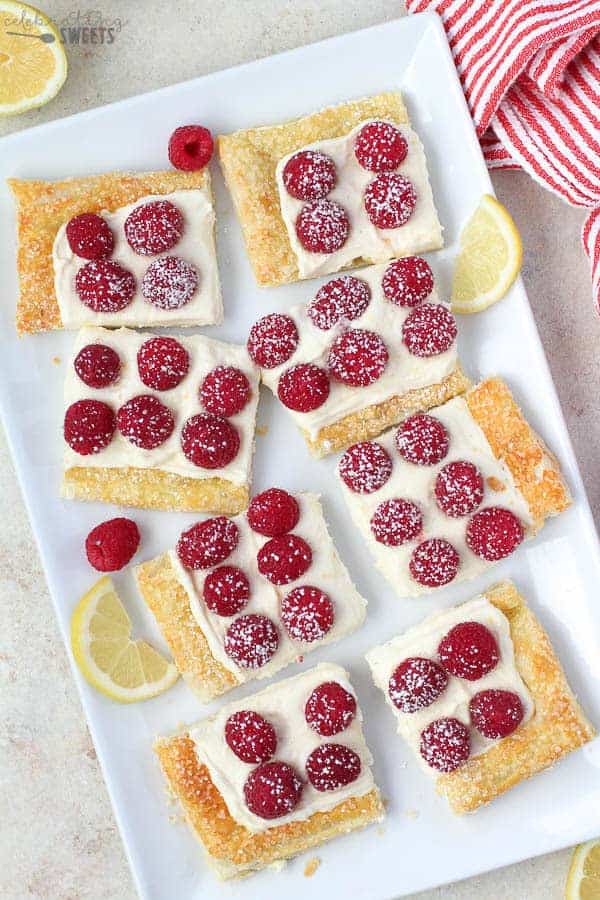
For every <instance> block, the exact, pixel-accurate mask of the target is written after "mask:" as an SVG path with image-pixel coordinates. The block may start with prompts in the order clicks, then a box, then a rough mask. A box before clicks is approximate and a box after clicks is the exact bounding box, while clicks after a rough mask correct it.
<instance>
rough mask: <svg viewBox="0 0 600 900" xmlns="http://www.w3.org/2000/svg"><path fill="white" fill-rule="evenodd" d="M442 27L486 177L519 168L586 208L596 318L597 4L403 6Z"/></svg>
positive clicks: (599, 237)
mask: <svg viewBox="0 0 600 900" xmlns="http://www.w3.org/2000/svg"><path fill="white" fill-rule="evenodd" d="M406 6H407V9H408V11H409V12H411V13H416V12H424V11H425V10H433V11H435V12H437V13H438V14H439V16H440V17H441V19H442V22H443V25H444V28H445V29H446V35H447V37H448V42H449V44H450V48H451V50H452V54H453V56H454V62H455V63H456V68H457V70H458V74H459V76H460V80H461V82H462V85H463V89H464V92H465V96H466V98H467V102H468V104H469V108H470V110H471V113H472V115H473V120H474V122H475V127H476V130H477V134H478V136H479V139H480V141H481V146H482V149H483V154H484V157H485V160H486V162H487V165H488V168H490V169H510V168H512V169H518V168H522V169H524V170H525V171H526V172H528V173H529V174H530V175H531V177H532V178H535V179H536V181H538V182H539V183H540V184H542V185H543V186H544V187H546V188H548V189H549V190H551V191H554V193H556V194H558V196H559V197H561V198H562V199H563V200H565V201H566V202H567V203H572V204H574V205H575V206H584V207H589V208H590V209H591V212H590V214H589V216H588V218H587V220H586V222H585V225H584V227H583V235H582V237H583V245H584V247H585V250H586V253H587V254H588V256H589V257H590V262H591V266H592V285H593V293H594V301H595V304H596V309H597V310H598V311H599V312H600V2H599V0H565V2H558V0H406Z"/></svg>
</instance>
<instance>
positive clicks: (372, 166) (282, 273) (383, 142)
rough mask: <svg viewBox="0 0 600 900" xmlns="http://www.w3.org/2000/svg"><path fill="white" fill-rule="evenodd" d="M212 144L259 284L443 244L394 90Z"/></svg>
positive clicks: (423, 169)
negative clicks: (216, 146)
mask: <svg viewBox="0 0 600 900" xmlns="http://www.w3.org/2000/svg"><path fill="white" fill-rule="evenodd" d="M218 149H219V155H220V159H221V165H222V167H223V172H224V174H225V179H226V181H227V184H228V187H229V189H230V191H231V193H232V196H233V200H234V203H235V206H236V209H237V212H238V216H239V218H240V222H241V225H242V230H243V233H244V237H245V240H246V248H247V252H248V255H249V257H250V262H251V264H252V267H253V269H254V274H255V276H256V280H257V282H258V284H260V285H279V284H284V283H286V282H290V281H297V280H298V279H302V278H313V277H315V276H317V275H327V274H329V273H331V272H337V271H339V270H340V269H345V268H349V267H352V266H357V265H361V264H362V265H364V264H365V263H379V262H383V261H385V260H388V259H392V258H394V257H398V256H406V255H409V254H411V253H415V252H418V251H425V250H436V249H438V248H439V247H441V246H442V244H443V241H442V229H441V227H440V223H439V220H438V216H437V212H436V210H435V206H434V202H433V196H432V193H431V186H430V184H429V178H428V175H427V163H426V160H425V153H424V151H423V146H422V144H421V142H420V140H419V138H418V136H417V135H416V134H415V132H414V131H413V129H412V128H411V126H410V121H409V117H408V113H407V110H406V107H405V105H404V102H403V100H402V97H401V95H400V94H399V93H397V92H390V93H384V94H378V95H376V96H373V97H366V98H364V99H362V100H354V101H350V102H348V103H344V104H341V105H340V106H335V107H330V108H328V109H324V110H322V111H320V112H317V113H313V114H312V115H309V116H306V117H304V118H302V119H297V120H295V121H292V122H286V123H284V124H281V125H275V126H266V127H262V128H254V129H250V130H247V131H238V132H235V133H234V134H230V135H223V136H221V137H220V138H219V140H218Z"/></svg>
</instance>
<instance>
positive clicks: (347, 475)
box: [338, 441, 392, 494]
mask: <svg viewBox="0 0 600 900" xmlns="http://www.w3.org/2000/svg"><path fill="white" fill-rule="evenodd" d="M338 472H339V473H340V478H341V479H342V481H343V482H344V484H345V485H346V487H349V488H350V490H351V491H354V493H355V494H373V493H374V492H375V491H378V490H379V488H381V487H383V485H384V484H385V483H386V481H387V480H388V479H389V477H390V475H391V474H392V460H391V458H390V456H389V454H388V452H387V450H385V449H384V448H383V447H382V446H381V444H378V443H377V442H376V441H361V442H360V443H359V444H353V445H352V446H351V447H349V448H348V450H346V452H345V453H344V455H343V456H342V458H341V460H340V464H339V467H338Z"/></svg>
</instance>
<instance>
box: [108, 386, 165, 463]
mask: <svg viewBox="0 0 600 900" xmlns="http://www.w3.org/2000/svg"><path fill="white" fill-rule="evenodd" d="M117 428H118V429H119V431H120V432H121V434H122V435H123V437H125V438H127V440H128V441H130V442H131V443H132V444H133V445H134V447H140V448H141V449H142V450H155V449H156V447H160V445H161V444H164V442H165V441H167V440H168V439H169V438H170V437H171V435H172V434H173V429H174V428H175V416H174V415H173V413H172V412H171V410H170V409H169V407H168V406H165V405H164V403H161V402H160V400H159V399H158V397H154V396H153V395H152V394H138V396H137V397H132V398H131V400H128V401H127V403H124V404H123V406H122V407H121V408H120V409H119V411H118V413H117Z"/></svg>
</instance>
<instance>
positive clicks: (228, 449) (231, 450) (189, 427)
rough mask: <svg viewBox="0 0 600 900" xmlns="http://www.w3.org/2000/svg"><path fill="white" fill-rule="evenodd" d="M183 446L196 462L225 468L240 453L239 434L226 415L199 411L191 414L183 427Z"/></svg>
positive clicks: (191, 459)
mask: <svg viewBox="0 0 600 900" xmlns="http://www.w3.org/2000/svg"><path fill="white" fill-rule="evenodd" d="M181 449H182V450H183V453H184V456H185V457H186V459H189V461H190V462H191V463H193V464H194V465H195V466H201V467H202V468H203V469H222V468H224V467H225V466H228V465H229V463H230V462H231V461H232V460H233V459H235V457H236V456H237V454H238V451H239V449H240V436H239V434H238V431H237V429H236V428H234V426H233V425H232V424H231V422H228V421H227V419H223V418H222V417H221V416H214V415H213V414H212V413H199V414H198V415H197V416H191V417H190V418H189V419H188V420H187V422H186V423H185V425H184V426H183V428H182V429H181Z"/></svg>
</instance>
